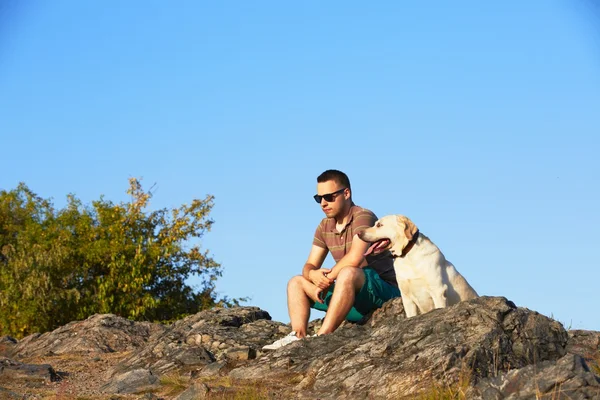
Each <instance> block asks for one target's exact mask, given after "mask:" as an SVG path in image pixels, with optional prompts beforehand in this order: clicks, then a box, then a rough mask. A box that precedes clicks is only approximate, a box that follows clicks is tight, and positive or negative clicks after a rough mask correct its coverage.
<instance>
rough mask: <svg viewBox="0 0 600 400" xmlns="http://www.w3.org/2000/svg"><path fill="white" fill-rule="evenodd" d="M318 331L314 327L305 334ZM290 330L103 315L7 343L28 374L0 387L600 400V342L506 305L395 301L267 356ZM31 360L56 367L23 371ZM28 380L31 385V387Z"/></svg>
mask: <svg viewBox="0 0 600 400" xmlns="http://www.w3.org/2000/svg"><path fill="white" fill-rule="evenodd" d="M321 324H322V320H314V321H311V322H310V324H309V329H308V332H309V334H312V333H315V332H316V331H317V330H318V328H319V326H321ZM290 331H291V328H290V326H289V325H286V324H283V323H280V322H274V321H271V320H270V316H269V314H268V313H267V312H266V311H263V310H261V309H259V308H257V307H235V308H214V309H211V310H206V311H203V312H201V313H198V314H195V315H191V316H189V317H187V318H185V319H182V320H180V321H177V322H175V323H173V324H172V325H169V326H163V325H158V324H148V323H138V322H132V321H128V320H125V319H122V318H119V317H115V316H113V315H96V316H92V317H90V318H88V319H87V320H85V321H80V322H76V323H71V324H68V325H65V326H64V327H61V328H59V329H57V330H55V331H53V332H49V333H46V334H44V335H31V336H30V337H27V338H25V339H23V340H22V341H19V342H17V341H15V340H14V339H12V338H8V337H4V338H1V339H0V350H1V351H4V352H5V353H7V354H16V355H17V356H18V357H20V358H21V361H23V363H21V362H17V361H14V360H13V359H12V358H0V366H1V368H2V369H1V370H0V376H2V377H4V378H7V379H2V380H0V383H1V384H2V386H3V387H4V388H5V389H4V390H0V398H3V397H2V396H4V397H6V398H10V396H12V395H11V394H10V393H16V394H17V395H18V396H21V397H19V398H23V394H22V393H20V390H22V389H23V387H26V388H27V390H28V391H29V390H37V388H36V387H35V385H36V383H35V382H44V383H43V384H44V385H45V386H44V387H45V389H44V390H46V392H41V390H42V388H39V390H40V392H36V393H37V394H35V395H33V396H38V397H32V398H43V396H47V395H48V393H49V392H48V389H47V388H46V387H47V386H48V383H49V382H51V381H52V379H53V378H52V373H54V374H56V376H58V377H59V378H60V376H61V375H62V376H64V377H65V380H64V381H63V382H61V383H60V385H61V386H62V385H64V387H65V388H66V387H67V385H73V384H78V385H85V384H86V383H87V382H83V383H81V382H80V383H77V382H75V380H76V379H85V377H87V380H88V381H94V382H95V384H96V386H95V388H94V389H93V390H83V389H82V388H81V386H79V387H72V386H68V389H65V392H64V393H67V394H69V395H71V394H73V393H80V394H81V395H84V396H85V397H86V398H96V397H93V396H95V395H97V396H98V398H104V397H107V396H108V397H110V395H111V394H112V396H113V397H114V398H115V399H116V398H121V397H123V398H124V397H128V398H129V396H137V397H136V398H148V399H161V398H162V397H161V396H164V398H172V397H173V395H172V394H171V393H173V392H172V390H173V386H174V387H175V388H176V390H182V385H183V386H185V389H183V392H182V393H181V394H179V396H178V397H177V398H178V399H179V400H185V399H188V398H205V397H208V398H245V397H252V396H254V397H256V396H258V397H260V398H264V397H268V398H281V399H287V398H301V399H304V398H306V399H311V398H319V399H337V398H351V399H355V398H356V399H368V398H373V399H396V398H440V396H441V395H438V396H437V397H436V395H435V394H434V395H429V394H431V393H432V390H433V389H435V390H437V389H438V388H442V389H443V388H452V390H455V392H456V390H457V388H458V387H460V390H461V391H462V393H466V398H468V399H485V400H487V399H513V400H514V399H537V398H542V396H545V397H544V398H552V399H554V398H556V399H558V398H571V399H597V400H600V388H599V387H598V385H599V381H598V377H597V375H595V373H594V371H596V370H595V368H597V367H596V366H595V364H592V361H594V360H598V358H600V332H592V331H580V330H573V331H570V332H566V331H565V329H564V328H563V326H562V325H561V324H560V323H558V322H556V321H554V320H552V319H550V318H548V317H546V316H543V315H541V314H539V313H537V312H535V311H532V310H528V309H526V308H521V307H517V306H516V305H515V304H513V303H512V302H510V301H508V300H507V299H505V298H503V297H481V298H478V299H474V300H471V301H467V302H462V303H459V304H457V305H454V306H452V307H448V308H446V309H440V310H433V311H431V312H429V313H427V314H424V315H419V316H416V317H413V318H409V319H406V318H405V315H404V308H403V304H402V299H400V298H398V299H394V300H391V301H388V302H386V303H385V304H384V306H383V307H382V308H380V309H379V310H376V311H375V312H374V313H372V315H370V316H367V317H366V318H364V319H363V321H360V322H359V323H347V322H345V323H343V324H342V325H341V326H340V328H339V329H338V330H337V331H336V332H335V333H333V334H330V335H324V336H318V337H309V338H305V339H303V340H299V341H296V342H293V343H291V344H289V345H288V346H284V347H282V348H280V349H278V350H276V351H272V352H265V353H262V352H261V349H262V346H263V345H265V344H268V343H272V342H273V341H274V340H276V339H278V338H280V337H282V336H284V335H286V334H288V333H289V332H290ZM82 353H83V354H82ZM58 354H61V355H60V356H59V355H58ZM27 357H32V358H30V359H27ZM34 357H35V358H34ZM586 357H587V358H586ZM32 360H35V362H45V361H39V360H49V361H51V362H49V363H48V364H43V365H37V364H24V363H25V362H31V361H32ZM586 360H587V361H589V364H588V362H587V361H586ZM2 362H3V364H2ZM50 365H57V366H59V367H60V368H66V371H68V372H64V373H63V372H56V371H54V369H52V367H50ZM590 366H593V368H590ZM82 368H88V369H91V370H92V371H93V374H90V371H89V370H86V371H85V373H82ZM96 368H98V370H97V372H96ZM59 371H62V369H61V370H59ZM597 372H598V371H596V373H597ZM27 373H30V374H31V375H30V376H31V377H33V378H31V380H30V382H32V383H30V384H29V386H23V385H21V382H23V381H26V379H24V377H25V376H27ZM11 374H12V375H11ZM19 374H20V375H19ZM94 374H95V375H94ZM162 376H165V377H168V376H172V377H176V378H177V381H176V385H175V384H174V385H171V386H169V384H168V383H165V387H162V386H161V379H160V378H161V377H162ZM92 377H93V379H91V378H92ZM163 382H167V381H165V380H163ZM169 390H170V392H169V393H168V394H165V393H166V392H167V391H169ZM27 393H29V392H27ZM92 393H93V395H92ZM428 393H429V394H428ZM60 395H61V394H60V392H57V393H55V397H57V398H58V397H60ZM140 396H142V397H140ZM108 397H107V398H108Z"/></svg>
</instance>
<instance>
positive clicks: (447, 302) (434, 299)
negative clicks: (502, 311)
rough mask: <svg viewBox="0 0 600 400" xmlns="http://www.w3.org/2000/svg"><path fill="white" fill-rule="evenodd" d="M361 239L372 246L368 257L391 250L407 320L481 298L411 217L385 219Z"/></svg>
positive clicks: (394, 216)
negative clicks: (436, 309)
mask: <svg viewBox="0 0 600 400" xmlns="http://www.w3.org/2000/svg"><path fill="white" fill-rule="evenodd" d="M358 237H359V238H361V239H362V240H363V241H365V242H368V243H372V245H371V246H370V247H369V249H368V250H367V251H366V253H365V256H367V255H369V254H378V253H381V252H383V251H387V250H389V251H390V253H391V254H392V256H393V257H394V271H396V281H397V282H398V287H399V288H400V293H401V295H402V302H403V304H404V311H405V312H406V317H407V318H411V317H414V316H415V315H417V314H418V313H420V314H424V313H426V312H429V311H431V310H433V309H434V308H444V307H448V306H451V305H453V304H456V303H458V302H460V301H464V300H470V299H474V298H476V297H478V295H477V292H476V291H475V290H474V289H473V288H472V287H471V285H469V283H468V282H467V280H466V279H465V278H464V277H463V276H462V275H461V274H460V273H459V272H458V271H457V270H456V268H455V267H454V265H452V263H450V262H449V261H448V260H446V258H445V257H444V255H443V254H442V252H441V251H440V249H439V248H438V247H437V246H436V245H435V244H433V242H432V241H431V240H429V238H428V237H427V236H425V235H424V234H422V233H421V232H419V230H418V228H417V227H416V225H415V224H414V223H413V222H412V221H411V220H410V219H409V218H407V217H405V216H403V215H388V216H385V217H383V218H381V219H379V220H378V221H377V222H376V223H375V225H374V226H373V227H371V228H367V229H365V230H364V231H361V232H360V233H359V234H358Z"/></svg>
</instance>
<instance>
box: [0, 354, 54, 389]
mask: <svg viewBox="0 0 600 400" xmlns="http://www.w3.org/2000/svg"><path fill="white" fill-rule="evenodd" d="M0 377H1V378H2V380H9V379H11V380H20V381H22V382H24V383H25V384H26V386H34V387H35V386H41V385H44V384H48V383H50V382H57V381H59V380H60V379H61V377H60V375H59V374H57V373H56V371H55V370H54V368H52V367H51V366H50V365H48V364H41V365H37V364H24V363H21V362H18V361H13V360H11V359H9V358H0Z"/></svg>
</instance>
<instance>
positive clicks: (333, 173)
mask: <svg viewBox="0 0 600 400" xmlns="http://www.w3.org/2000/svg"><path fill="white" fill-rule="evenodd" d="M327 181H336V182H337V183H339V184H340V185H342V186H343V187H345V188H348V189H350V191H352V188H351V187H350V179H348V175H346V174H345V173H343V172H342V171H338V170H337V169H328V170H327V171H325V172H323V173H322V174H321V175H319V176H318V177H317V183H323V182H327Z"/></svg>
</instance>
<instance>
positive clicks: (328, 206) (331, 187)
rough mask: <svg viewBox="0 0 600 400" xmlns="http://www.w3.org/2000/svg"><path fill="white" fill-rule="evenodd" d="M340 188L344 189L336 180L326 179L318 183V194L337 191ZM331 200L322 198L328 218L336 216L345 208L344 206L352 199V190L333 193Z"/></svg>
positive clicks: (323, 207)
mask: <svg viewBox="0 0 600 400" xmlns="http://www.w3.org/2000/svg"><path fill="white" fill-rule="evenodd" d="M340 189H344V187H343V186H342V185H340V184H339V183H337V182H336V181H326V182H319V183H317V194H318V195H320V196H323V195H327V194H331V193H335V192H337V191H338V190H340ZM331 197H333V199H332V200H331V201H327V199H325V198H322V199H321V209H322V210H323V212H324V213H325V215H326V216H327V218H336V217H337V216H339V215H340V214H341V213H342V211H343V210H344V206H345V205H346V203H347V202H348V201H350V191H349V190H348V189H346V190H344V191H343V192H341V193H337V194H333V195H332V196H331Z"/></svg>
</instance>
